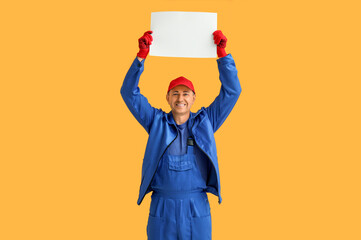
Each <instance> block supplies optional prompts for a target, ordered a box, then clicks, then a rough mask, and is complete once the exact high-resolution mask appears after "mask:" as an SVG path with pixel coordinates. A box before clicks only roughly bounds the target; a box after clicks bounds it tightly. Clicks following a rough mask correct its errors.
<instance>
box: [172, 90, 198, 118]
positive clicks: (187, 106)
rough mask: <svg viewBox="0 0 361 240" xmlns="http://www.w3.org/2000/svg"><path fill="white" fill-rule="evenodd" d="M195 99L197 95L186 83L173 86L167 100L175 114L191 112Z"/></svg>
mask: <svg viewBox="0 0 361 240" xmlns="http://www.w3.org/2000/svg"><path fill="white" fill-rule="evenodd" d="M195 100H196V95H195V94H194V93H193V91H192V90H191V89H190V88H188V87H186V86H184V85H178V86H176V87H174V88H172V89H171V90H170V91H169V92H168V94H167V101H168V104H169V106H170V108H171V109H172V112H173V114H189V112H190V111H191V107H192V105H193V103H194V101H195Z"/></svg>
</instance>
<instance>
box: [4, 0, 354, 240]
mask: <svg viewBox="0 0 361 240" xmlns="http://www.w3.org/2000/svg"><path fill="white" fill-rule="evenodd" d="M155 11H202V12H217V13H218V28H219V29H221V30H222V31H223V33H224V34H225V35H226V36H227V38H228V43H227V52H230V53H231V54H232V55H233V56H234V59H235V62H236V66H237V68H238V71H239V78H240V81H241V85H242V88H243V92H242V94H241V97H240V99H239V101H238V103H237V105H236V106H235V108H234V110H233V112H232V113H231V115H230V116H229V118H228V119H227V121H226V122H225V123H224V125H223V126H222V127H221V128H220V130H219V131H218V132H217V133H216V135H215V137H216V141H217V146H218V154H219V156H218V157H219V163H220V171H221V182H222V195H223V203H222V204H221V205H219V204H218V203H217V198H216V197H214V196H213V195H210V196H209V198H210V202H211V208H212V219H213V237H214V239H244V240H265V239H267V240H271V239H275V240H290V239H292V240H296V239H300V240H305V239H307V240H311V239H312V240H313V239H315V240H320V239H327V240H330V239H340V240H344V239H347V240H353V239H355V240H356V239H361V231H360V226H361V219H360V216H361V211H360V202H361V199H360V183H361V179H360V159H361V156H360V155H361V154H360V142H361V141H360V134H361V131H360V122H361V119H360V102H361V99H360V80H361V76H360V75H361V74H360V66H361V61H360V56H361V52H360V42H361V39H360V35H359V34H360V22H361V21H360V20H361V19H360V5H359V3H358V1H350V0H344V1H310V0H305V1H280V0H275V1H265V0H263V1H261V0H260V1H250V0H239V1H237V0H196V1H190V0H188V1H187V0H183V1H181V0H178V1H177V0H172V1H171V0H155V1H144V0H138V1H128V2H126V3H124V2H121V1H7V2H5V3H4V2H2V3H1V4H0V20H1V21H0V24H1V42H2V43H1V45H0V48H1V52H0V58H1V65H0V68H1V71H0V79H1V85H0V98H1V99H0V100H1V102H0V112H1V118H0V121H1V124H0V128H1V129H0V130H1V131H0V137H1V139H0V140H1V145H0V149H1V150H0V159H1V165H0V187H1V189H0V193H1V197H0V201H1V202H2V203H1V204H0V221H1V222H0V239H4V240H10V239H36V240H42V239H44V240H45V239H46V240H48V239H51V240H53V239H54V240H56V239H61V240H64V239H67V240H71V239H74V240H79V239H86V240H91V239H106V240H111V239H146V231H145V229H146V223H147V216H148V211H149V203H150V197H149V195H148V196H146V198H145V200H144V202H143V203H142V205H141V206H138V205H137V204H136V200H137V197H138V190H139V184H140V172H141V161H142V158H143V154H144V150H145V144H146V140H147V134H146V132H145V131H144V130H143V129H142V127H141V126H140V125H139V124H138V123H137V122H136V120H135V119H134V118H133V116H132V115H131V114H130V112H129V111H128V109H127V108H126V106H125V104H124V102H123V100H122V99H121V96H120V94H119V89H120V86H121V84H122V81H123V78H124V76H125V74H126V72H127V70H128V68H129V67H130V64H131V63H132V61H133V60H134V58H135V55H136V53H137V51H138V43H137V39H138V38H139V37H140V36H141V35H142V34H143V32H144V31H146V30H148V29H149V27H150V14H151V12H155ZM179 75H184V76H186V77H187V78H189V79H191V80H193V82H194V84H195V87H196V89H197V101H196V104H195V105H194V108H193V111H196V110H197V109H199V108H200V107H201V106H208V104H210V103H211V101H212V100H213V99H214V97H215V96H216V95H217V94H218V91H219V87H220V83H219V80H218V70H217V64H216V60H215V59H190V58H164V57H153V56H149V57H148V58H147V60H146V62H145V71H144V73H143V75H142V78H141V83H140V87H141V89H142V92H143V94H144V95H145V96H146V97H147V98H148V99H149V101H150V102H151V103H152V105H153V106H155V107H158V108H162V109H163V110H165V111H169V107H168V106H167V103H166V101H165V91H166V89H167V87H168V83H169V81H170V80H171V79H173V78H175V77H178V76H179Z"/></svg>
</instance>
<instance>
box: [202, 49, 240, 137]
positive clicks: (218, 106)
mask: <svg viewBox="0 0 361 240" xmlns="http://www.w3.org/2000/svg"><path fill="white" fill-rule="evenodd" d="M217 63H218V70H219V79H220V80H221V83H222V86H221V90H220V93H219V95H218V96H217V97H216V99H215V100H214V101H213V102H212V103H211V105H209V106H208V107H207V108H205V110H206V112H207V114H208V118H209V120H210V121H211V123H212V126H213V132H216V131H217V130H218V128H219V127H220V126H221V125H222V124H223V122H224V121H225V120H226V118H227V116H228V115H229V114H230V112H231V111H232V109H233V107H234V105H235V104H236V102H237V100H238V98H239V95H240V94H241V91H242V88H241V84H240V82H239V79H238V76H237V73H238V71H237V69H236V65H235V63H234V60H233V57H232V55H231V54H228V55H227V56H225V57H223V58H219V59H217Z"/></svg>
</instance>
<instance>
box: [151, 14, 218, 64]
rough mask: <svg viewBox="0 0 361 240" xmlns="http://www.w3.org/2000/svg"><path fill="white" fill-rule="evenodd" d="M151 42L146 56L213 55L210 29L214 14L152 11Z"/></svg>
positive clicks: (215, 51)
mask: <svg viewBox="0 0 361 240" xmlns="http://www.w3.org/2000/svg"><path fill="white" fill-rule="evenodd" d="M150 29H151V30H152V31H153V34H152V36H153V42H152V45H150V51H149V55H151V56H162V57H188V58H216V57H217V46H216V45H215V44H214V40H213V32H214V31H216V30H217V13H206V12H153V13H152V15H151V25H150Z"/></svg>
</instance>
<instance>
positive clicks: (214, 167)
mask: <svg viewBox="0 0 361 240" xmlns="http://www.w3.org/2000/svg"><path fill="white" fill-rule="evenodd" d="M193 126H194V120H193V124H192V128H191V133H192V135H193ZM193 137H194V140H195V143H196V145H197V146H198V148H199V149H200V150H201V151H202V152H203V153H204V155H206V156H207V158H208V160H209V161H210V162H211V164H212V165H213V169H214V171H216V166H214V163H213V161H212V159H211V158H210V157H209V155H208V154H207V153H206V152H205V151H204V150H203V149H202V148H201V147H200V146H199V145H198V143H197V141H196V139H195V136H194V135H193ZM216 175H217V171H216ZM218 180H219V179H218V176H217V193H218V197H220V196H219V195H220V193H219V186H218Z"/></svg>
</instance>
